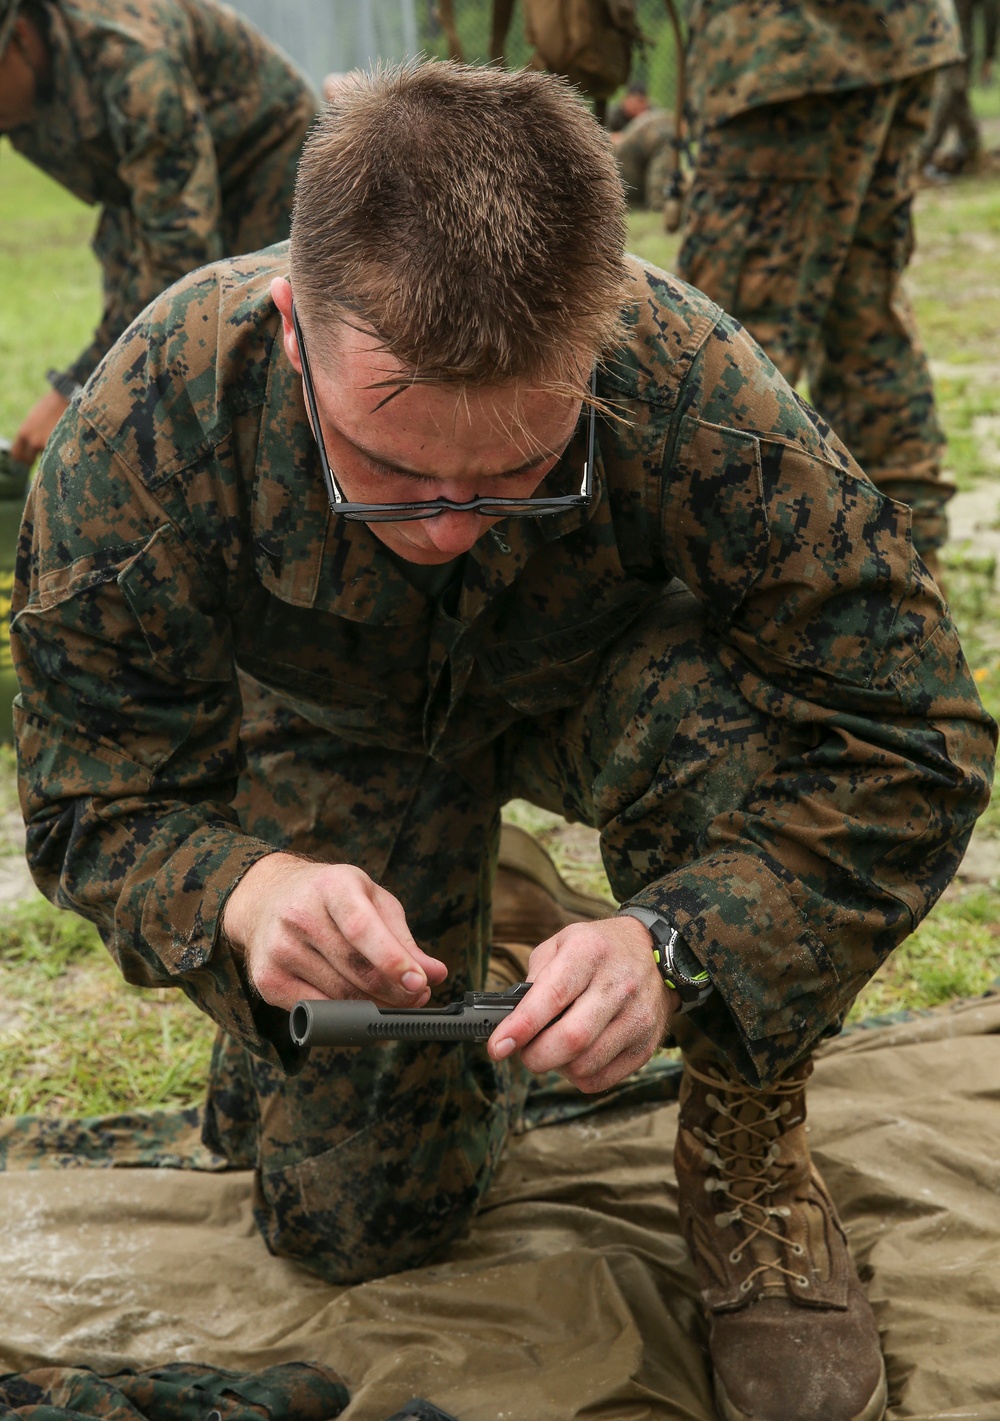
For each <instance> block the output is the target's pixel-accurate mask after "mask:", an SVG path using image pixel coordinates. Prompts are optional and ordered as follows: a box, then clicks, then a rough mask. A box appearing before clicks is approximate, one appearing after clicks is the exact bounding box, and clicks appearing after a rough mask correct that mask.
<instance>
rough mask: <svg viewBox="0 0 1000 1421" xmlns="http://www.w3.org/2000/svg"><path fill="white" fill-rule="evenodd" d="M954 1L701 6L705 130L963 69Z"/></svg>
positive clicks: (696, 86)
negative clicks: (796, 102) (814, 97)
mask: <svg viewBox="0 0 1000 1421" xmlns="http://www.w3.org/2000/svg"><path fill="white" fill-rule="evenodd" d="M961 57H962V39H961V34H960V32H959V27H958V20H957V18H956V15H955V6H954V4H953V3H952V0H802V3H801V4H794V3H790V0H694V3H693V4H692V7H691V14H690V19H689V30H688V49H687V60H686V71H685V72H686V77H687V83H688V96H689V100H690V104H691V108H692V111H693V112H694V113H695V114H697V115H698V121H699V124H700V126H702V127H705V128H710V127H713V126H714V125H715V124H719V123H724V122H725V121H726V119H729V118H733V117H735V115H736V114H739V113H744V112H745V111H746V110H747V109H752V108H757V107H759V106H760V105H761V104H777V103H781V102H782V101H783V100H785V99H798V98H801V97H802V96H803V95H805V94H829V93H834V92H836V91H838V90H841V89H862V88H867V87H868V86H869V85H875V84H890V83H893V82H894V81H897V80H900V79H905V78H908V77H909V76H910V75H911V74H922V73H924V72H925V71H926V70H928V69H938V68H940V67H941V66H942V65H945V64H953V63H954V62H955V61H956V60H957V59H961Z"/></svg>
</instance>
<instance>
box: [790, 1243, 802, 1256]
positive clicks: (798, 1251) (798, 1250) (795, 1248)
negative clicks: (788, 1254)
mask: <svg viewBox="0 0 1000 1421" xmlns="http://www.w3.org/2000/svg"><path fill="white" fill-rule="evenodd" d="M792 1252H793V1253H794V1254H795V1257H796V1258H801V1257H802V1255H803V1253H805V1249H804V1248H803V1247H802V1245H801V1243H793V1244H792Z"/></svg>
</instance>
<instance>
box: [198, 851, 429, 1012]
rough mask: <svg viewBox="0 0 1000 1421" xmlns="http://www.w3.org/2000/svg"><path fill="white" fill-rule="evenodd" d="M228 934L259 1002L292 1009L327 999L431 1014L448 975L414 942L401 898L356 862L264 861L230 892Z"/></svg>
mask: <svg viewBox="0 0 1000 1421" xmlns="http://www.w3.org/2000/svg"><path fill="white" fill-rule="evenodd" d="M222 929H223V932H224V933H225V935H226V937H227V938H228V939H229V941H230V942H231V943H232V945H233V946H234V948H235V949H236V951H237V952H239V953H240V954H241V956H242V957H243V960H244V962H245V964H246V969H247V973H248V975H249V978H250V981H251V983H252V984H253V986H254V987H255V988H256V989H257V991H258V992H259V993H260V995H261V996H262V997H263V998H264V1000H265V1001H266V1002H269V1003H270V1004H271V1005H272V1006H276V1007H283V1008H284V1009H285V1010H286V1011H288V1010H291V1008H292V1007H293V1006H294V1005H295V1003H296V1002H298V1001H302V1000H304V999H305V1000H313V1001H315V1000H317V999H324V998H325V999H328V1000H330V1001H344V1000H351V999H356V998H361V997H366V998H368V999H369V1000H371V1001H373V1002H376V1003H377V1004H378V1005H379V1006H386V1007H422V1006H423V1005H424V1004H425V1003H426V1002H427V1000H428V998H429V997H430V987H431V986H432V985H433V986H437V985H438V984H439V983H440V982H443V981H444V980H445V978H446V977H447V975H448V969H447V967H446V966H445V964H444V963H443V962H440V961H438V959H437V958H435V957H428V955H427V954H426V953H425V952H422V951H421V950H420V948H419V947H418V946H417V944H416V943H415V942H414V940H413V938H412V936H411V934H410V930H409V928H408V927H407V926H406V915H405V913H404V912H403V907H402V904H401V903H400V902H399V900H398V899H396V898H394V897H393V896H392V894H391V893H387V892H386V891H385V889H384V888H380V887H379V886H378V884H377V883H375V882H374V881H373V880H372V879H371V878H369V877H368V875H367V873H365V872H364V871H363V870H362V869H360V868H354V867H353V866H352V865H351V864H325V863H313V862H311V861H309V860H307V859H300V858H296V857H295V856H294V855H293V854H282V853H273V854H268V855H267V857H266V858H262V859H258V861H257V862H256V863H255V864H254V865H253V866H252V868H250V869H248V871H247V872H246V873H245V874H244V875H243V877H242V878H241V879H240V881H239V883H237V885H236V887H235V888H234V889H233V891H232V892H231V893H230V895H229V898H228V899H227V901H226V906H225V910H224V912H223V917H222Z"/></svg>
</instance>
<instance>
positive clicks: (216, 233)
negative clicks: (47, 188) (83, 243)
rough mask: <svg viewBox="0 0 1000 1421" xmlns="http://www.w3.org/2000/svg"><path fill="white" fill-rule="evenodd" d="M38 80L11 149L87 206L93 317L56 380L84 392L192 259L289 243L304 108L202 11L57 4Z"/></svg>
mask: <svg viewBox="0 0 1000 1421" xmlns="http://www.w3.org/2000/svg"><path fill="white" fill-rule="evenodd" d="M46 13H47V15H48V17H49V23H48V36H47V40H48V47H49V51H50V57H51V79H50V82H49V84H48V85H47V86H46V87H45V88H44V89H43V91H42V93H41V94H40V98H41V102H40V103H39V105H38V108H37V111H36V114H35V116H34V117H33V118H32V119H31V121H30V122H29V123H27V124H25V125H23V126H22V127H20V128H17V129H13V130H12V131H11V133H10V134H9V137H10V141H11V143H12V144H13V146H14V147H15V148H16V149H18V150H19V152H21V153H23V154H24V156H25V157H26V158H28V159H30V161H31V162H32V163H34V164H36V166H37V167H39V168H41V169H42V170H43V171H44V172H46V173H48V174H49V175H50V176H51V177H53V178H55V180H56V181H57V182H59V183H61V184H62V185H63V187H66V188H68V189H69V190H70V192H72V193H75V195H76V196H77V197H79V198H80V199H82V201H84V202H87V203H91V204H95V205H97V206H99V207H100V209H101V215H100V219H99V221H98V226H97V231H96V234H95V237H94V242H93V247H94V253H95V255H96V256H97V259H98V261H99V263H100V265H101V269H102V273H103V282H104V310H103V314H102V317H101V321H100V324H99V326H98V328H97V330H96V331H95V333H94V337H93V340H92V341H91V343H90V345H89V346H88V347H87V349H86V350H84V351H83V352H81V354H80V355H79V356H78V357H77V359H76V360H75V361H74V362H73V364H72V365H71V366H70V368H69V370H68V371H67V374H68V375H69V376H71V377H72V379H73V380H75V381H77V382H79V383H82V382H83V381H85V380H86V379H87V377H88V376H89V375H90V373H91V371H92V370H93V369H94V367H95V366H96V364H97V362H98V361H99V360H100V359H101V357H102V356H103V355H104V353H105V352H106V351H107V350H108V349H109V348H110V346H111V345H112V344H113V343H114V341H115V340H116V339H117V338H118V336H120V335H121V333H122V331H124V329H125V327H126V326H127V325H128V323H129V322H130V321H131V320H132V319H133V318H134V317H135V316H137V315H138V314H139V312H140V311H141V310H142V308H143V307H144V306H145V305H146V304H147V303H148V302H149V301H151V300H152V299H153V297H154V296H156V295H158V294H159V293H160V292H161V291H162V290H163V289H164V288H165V287H167V286H169V285H170V283H171V282H173V281H176V280H177V278H178V277H180V276H183V275H185V273H187V272H189V271H193V270H194V268H195V267H198V266H202V265H204V264H205V263H206V262H212V261H216V260H217V259H218V258H219V257H222V256H231V255H236V254H237V253H239V252H249V251H255V250H256V249H257V248H258V247H265V246H269V245H270V244H271V243H272V242H277V241H282V240H283V239H284V238H286V237H287V236H288V232H289V224H290V220H291V210H292V192H293V188H294V182H295V166H296V163H297V161H298V157H299V153H300V151H301V147H302V142H303V140H304V138H305V134H306V131H307V129H308V127H309V124H310V123H311V122H312V119H313V118H314V116H315V114H316V111H317V107H318V99H317V97H316V95H315V94H314V93H313V91H312V89H311V88H310V86H309V84H308V83H307V81H306V80H305V79H304V78H303V77H302V75H301V74H299V73H298V71H297V70H296V69H294V68H293V67H292V64H291V62H290V61H289V60H287V59H286V58H285V56H284V55H283V54H281V53H280V52H279V51H278V50H277V49H276V48H275V47H274V46H273V45H271V44H270V43H269V41H267V40H266V39H265V38H264V37H263V35H261V34H260V33H259V31H257V30H256V29H254V27H253V26H252V25H250V24H249V23H247V22H246V21H244V20H243V19H242V18H241V17H240V16H239V15H237V14H236V13H235V11H233V10H231V9H229V8H228V6H225V5H218V4H216V3H215V0H131V3H130V4H129V5H128V6H126V7H123V6H122V5H121V4H119V3H117V0H65V3H63V0H60V3H59V4H58V5H49V6H47V7H46Z"/></svg>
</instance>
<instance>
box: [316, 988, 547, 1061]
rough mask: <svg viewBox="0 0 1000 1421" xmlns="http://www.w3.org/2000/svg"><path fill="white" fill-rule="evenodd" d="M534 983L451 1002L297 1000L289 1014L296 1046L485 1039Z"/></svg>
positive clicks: (467, 995) (474, 993)
mask: <svg viewBox="0 0 1000 1421" xmlns="http://www.w3.org/2000/svg"><path fill="white" fill-rule="evenodd" d="M530 987H531V983H530V982H518V983H517V984H516V985H515V986H513V987H508V988H507V990H506V991H505V992H466V994H465V999H464V1001H460V1002H449V1003H448V1005H447V1006H446V1007H408V1008H398V1009H397V1008H392V1007H377V1006H376V1005H375V1003H374V1002H296V1003H295V1005H294V1007H292V1010H291V1014H290V1015H289V1018H288V1026H289V1030H290V1032H291V1036H292V1040H293V1041H294V1043H295V1045H296V1046H303V1047H306V1046H369V1045H371V1043H372V1042H373V1041H485V1040H486V1039H487V1037H489V1036H492V1035H493V1031H494V1029H495V1028H496V1027H497V1026H499V1025H500V1023H501V1021H503V1019H504V1017H505V1016H509V1015H510V1013H511V1012H512V1011H513V1010H514V1008H515V1007H516V1006H517V1004H518V1002H519V1001H521V1000H522V999H523V998H524V995H525V993H526V992H527V991H528V990H529V988H530Z"/></svg>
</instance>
